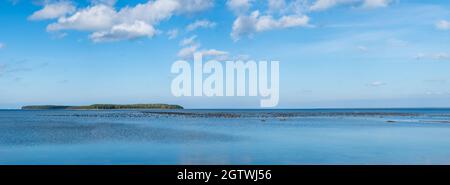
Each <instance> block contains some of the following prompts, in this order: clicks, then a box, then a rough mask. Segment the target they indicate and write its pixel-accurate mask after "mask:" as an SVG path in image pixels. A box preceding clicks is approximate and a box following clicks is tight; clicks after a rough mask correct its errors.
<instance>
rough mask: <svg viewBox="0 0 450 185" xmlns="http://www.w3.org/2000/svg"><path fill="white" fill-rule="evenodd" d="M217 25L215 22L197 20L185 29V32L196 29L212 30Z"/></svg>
mask: <svg viewBox="0 0 450 185" xmlns="http://www.w3.org/2000/svg"><path fill="white" fill-rule="evenodd" d="M216 25H217V23H215V22H211V21H208V20H197V21H195V22H193V23H191V24H189V25H188V26H187V27H186V30H187V31H194V30H196V29H197V28H214V27H215V26H216Z"/></svg>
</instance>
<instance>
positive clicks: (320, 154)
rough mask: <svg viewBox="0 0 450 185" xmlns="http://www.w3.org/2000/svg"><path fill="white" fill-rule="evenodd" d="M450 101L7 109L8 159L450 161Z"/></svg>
mask: <svg viewBox="0 0 450 185" xmlns="http://www.w3.org/2000/svg"><path fill="white" fill-rule="evenodd" d="M449 121H450V109H366V110H364V109H335V110H333V109H330V110H325V109H322V110H263V111H261V110H176V111H168V112H167V111H154V110H113V111H67V110H45V111H23V110H0V164H450V122H449Z"/></svg>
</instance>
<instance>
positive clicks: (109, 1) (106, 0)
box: [91, 0, 117, 6]
mask: <svg viewBox="0 0 450 185" xmlns="http://www.w3.org/2000/svg"><path fill="white" fill-rule="evenodd" d="M116 2H117V0H91V3H92V4H105V5H109V6H113V5H115V4H116Z"/></svg>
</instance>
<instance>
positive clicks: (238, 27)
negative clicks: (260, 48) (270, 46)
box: [231, 11, 309, 40]
mask: <svg viewBox="0 0 450 185" xmlns="http://www.w3.org/2000/svg"><path fill="white" fill-rule="evenodd" d="M308 22H309V17H308V16H306V15H285V16H282V17H281V18H279V19H275V18H273V16H271V15H263V16H260V13H259V11H254V12H252V13H251V15H250V16H238V17H237V19H236V20H235V21H234V23H233V30H232V33H231V37H232V38H233V39H234V40H239V38H240V37H241V36H243V35H249V36H251V35H252V34H253V33H255V32H262V31H268V30H273V29H281V28H291V27H299V26H308Z"/></svg>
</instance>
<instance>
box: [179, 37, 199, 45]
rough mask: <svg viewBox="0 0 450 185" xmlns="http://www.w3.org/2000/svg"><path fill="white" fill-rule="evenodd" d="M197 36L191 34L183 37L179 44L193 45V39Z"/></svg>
mask: <svg viewBox="0 0 450 185" xmlns="http://www.w3.org/2000/svg"><path fill="white" fill-rule="evenodd" d="M196 38H197V35H193V36H191V37H188V38H184V39H183V40H181V41H180V46H187V45H193V44H194V43H195V39H196Z"/></svg>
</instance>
